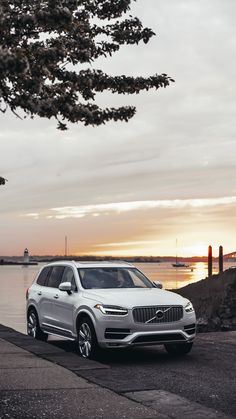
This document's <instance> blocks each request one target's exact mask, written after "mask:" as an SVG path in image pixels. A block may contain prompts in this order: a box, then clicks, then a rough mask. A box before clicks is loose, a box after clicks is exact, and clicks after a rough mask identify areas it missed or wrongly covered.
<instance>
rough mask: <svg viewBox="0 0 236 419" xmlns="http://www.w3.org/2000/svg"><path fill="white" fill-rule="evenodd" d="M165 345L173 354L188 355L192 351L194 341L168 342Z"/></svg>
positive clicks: (169, 352)
mask: <svg viewBox="0 0 236 419" xmlns="http://www.w3.org/2000/svg"><path fill="white" fill-rule="evenodd" d="M164 346H165V349H166V351H167V352H168V354H170V355H172V356H184V355H187V354H188V353H189V352H190V351H191V349H192V346H193V342H188V343H167V344H166V345H164Z"/></svg>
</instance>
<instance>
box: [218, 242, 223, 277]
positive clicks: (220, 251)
mask: <svg viewBox="0 0 236 419" xmlns="http://www.w3.org/2000/svg"><path fill="white" fill-rule="evenodd" d="M220 272H223V246H220V247H219V273H220Z"/></svg>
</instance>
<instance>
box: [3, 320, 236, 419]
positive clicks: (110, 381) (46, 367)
mask: <svg viewBox="0 0 236 419" xmlns="http://www.w3.org/2000/svg"><path fill="white" fill-rule="evenodd" d="M235 346H236V332H227V333H211V334H202V335H199V336H198V339H197V341H196V343H195V345H194V349H193V350H192V352H191V354H189V355H188V356H187V357H185V358H183V359H175V358H171V357H170V356H169V355H168V354H166V353H165V351H164V350H163V349H162V348H161V347H157V346H155V347H154V346H152V347H146V348H142V349H141V348H137V349H135V350H133V351H125V350H122V351H120V350H118V351H115V350H113V351H110V350H109V351H106V352H104V351H103V352H101V354H100V358H99V362H95V361H89V360H85V359H82V358H80V357H79V356H78V355H77V354H76V353H75V346H74V344H73V343H70V342H65V341H55V340H54V341H51V342H50V343H43V342H38V341H35V340H33V339H32V338H30V337H28V336H25V335H22V334H21V333H19V332H16V331H13V330H12V329H9V328H6V327H4V326H0V369H1V371H0V418H1V419H2V418H4V419H5V418H8V419H11V418H12V419H15V418H17V419H18V418H26V419H30V418H42V417H47V418H55V417H57V418H68V419H70V418H78V417H79V418H109V419H110V418H111V417H113V418H128V417H129V418H162V419H164V418H166V419H167V418H173V419H184V418H189V417H192V418H199V419H205V418H206V417H207V418H208V419H223V418H226V417H231V418H232V417H234V416H236V403H235V384H236V378H235V377H236V374H235V365H236V362H235V361H236V351H235ZM50 361H51V362H50Z"/></svg>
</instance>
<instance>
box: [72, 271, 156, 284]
mask: <svg viewBox="0 0 236 419" xmlns="http://www.w3.org/2000/svg"><path fill="white" fill-rule="evenodd" d="M78 272H79V276H80V280H81V284H82V286H83V288H85V289H92V288H153V284H152V282H151V281H149V279H147V278H146V277H145V276H144V275H143V274H142V273H141V272H140V271H139V270H138V269H136V268H80V269H78Z"/></svg>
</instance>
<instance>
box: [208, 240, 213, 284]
mask: <svg viewBox="0 0 236 419" xmlns="http://www.w3.org/2000/svg"><path fill="white" fill-rule="evenodd" d="M210 276H212V246H208V277H210Z"/></svg>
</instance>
